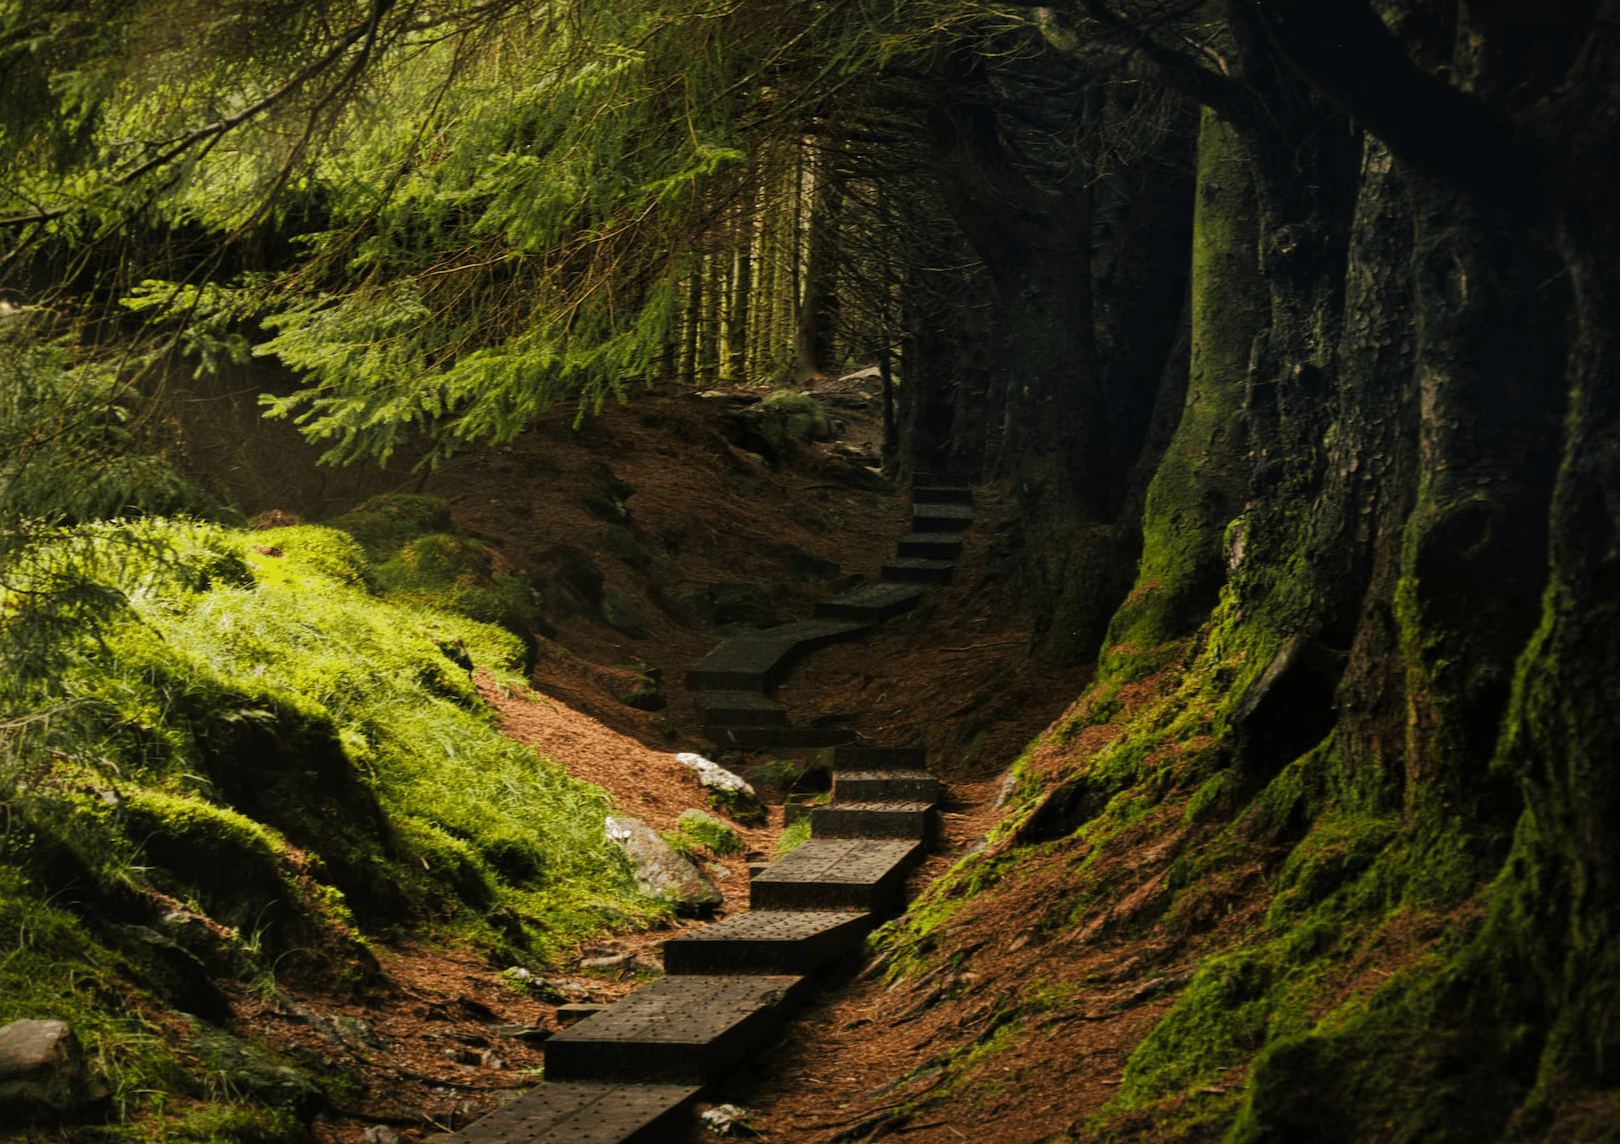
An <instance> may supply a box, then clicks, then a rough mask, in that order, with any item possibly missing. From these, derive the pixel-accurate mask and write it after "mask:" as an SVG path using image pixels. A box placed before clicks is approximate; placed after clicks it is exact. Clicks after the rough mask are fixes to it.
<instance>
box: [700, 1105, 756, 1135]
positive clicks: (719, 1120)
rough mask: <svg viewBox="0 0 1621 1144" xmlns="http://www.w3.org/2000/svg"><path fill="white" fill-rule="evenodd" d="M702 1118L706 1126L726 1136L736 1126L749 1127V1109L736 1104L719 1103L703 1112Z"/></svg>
mask: <svg viewBox="0 0 1621 1144" xmlns="http://www.w3.org/2000/svg"><path fill="white" fill-rule="evenodd" d="M700 1119H702V1120H703V1122H704V1127H706V1128H708V1129H709V1130H710V1131H711V1132H715V1133H718V1134H720V1135H721V1136H725V1135H727V1134H728V1133H730V1132H731V1130H732V1128H733V1127H734V1126H736V1127H738V1128H746V1127H748V1123H749V1110H748V1109H746V1108H739V1107H738V1106H737V1105H735V1104H717V1105H715V1107H714V1108H711V1109H709V1110H707V1111H706V1112H704V1113H702V1114H701V1115H700Z"/></svg>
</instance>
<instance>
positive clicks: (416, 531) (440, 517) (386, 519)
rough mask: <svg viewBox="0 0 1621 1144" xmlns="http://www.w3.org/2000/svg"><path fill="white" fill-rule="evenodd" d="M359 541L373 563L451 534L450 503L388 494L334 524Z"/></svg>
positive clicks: (424, 497) (373, 498) (333, 521)
mask: <svg viewBox="0 0 1621 1144" xmlns="http://www.w3.org/2000/svg"><path fill="white" fill-rule="evenodd" d="M330 524H331V526H332V527H333V528H340V529H342V530H343V531H344V532H347V533H348V534H349V535H350V536H353V537H354V538H355V539H356V540H358V541H359V542H360V543H361V544H362V545H363V546H364V547H365V549H366V552H367V554H368V555H370V556H371V557H372V559H374V560H377V559H383V558H386V557H387V556H389V555H391V554H392V553H394V552H396V551H398V550H399V549H400V548H401V547H403V546H404V545H405V544H406V543H408V542H409V541H410V540H412V539H413V538H415V537H418V536H422V535H424V534H425V533H430V532H448V531H449V530H450V502H449V501H447V500H445V499H444V498H443V497H431V496H419V495H415V494H411V493H384V494H383V495H382V496H375V497H372V498H371V499H370V500H368V501H366V502H365V503H364V504H362V505H360V506H359V507H358V508H354V509H351V510H350V511H349V512H346V513H344V514H343V515H342V516H339V517H336V518H335V519H333V520H332V521H331V522H330Z"/></svg>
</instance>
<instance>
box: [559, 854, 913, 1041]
mask: <svg viewBox="0 0 1621 1144" xmlns="http://www.w3.org/2000/svg"><path fill="white" fill-rule="evenodd" d="M922 856H923V844H922V843H921V842H890V841H881V840H877V839H867V838H862V839H833V838H812V839H811V840H810V841H809V842H804V843H801V844H800V845H799V847H798V849H796V850H794V852H793V853H791V854H789V855H788V856H787V857H786V858H782V859H780V860H779V861H776V862H773V863H772V864H771V865H770V866H767V867H766V868H765V869H764V870H762V871H761V872H760V873H759V874H758V875H757V876H756V877H755V878H754V880H753V881H752V882H750V883H749V907H750V908H751V909H755V910H866V911H869V912H871V913H888V912H890V911H892V910H894V909H896V908H898V907H899V906H900V904H901V892H902V890H903V889H904V888H905V882H906V871H907V870H908V869H909V868H910V867H911V866H912V864H913V863H914V862H916V861H917V860H918V859H920V858H921V857H922ZM554 1040H555V1038H554Z"/></svg>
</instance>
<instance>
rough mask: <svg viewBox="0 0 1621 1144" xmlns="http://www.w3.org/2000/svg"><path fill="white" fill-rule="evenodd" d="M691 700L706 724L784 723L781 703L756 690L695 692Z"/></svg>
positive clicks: (765, 724) (708, 725) (774, 724)
mask: <svg viewBox="0 0 1621 1144" xmlns="http://www.w3.org/2000/svg"><path fill="white" fill-rule="evenodd" d="M692 698H693V702H694V703H696V704H697V706H698V710H699V711H700V712H701V713H702V715H703V724H704V726H705V727H706V728H707V727H723V726H737V725H747V726H751V727H780V726H783V725H784V724H786V723H787V722H788V712H787V711H785V710H783V707H782V704H780V703H778V702H776V701H775V700H773V699H768V698H766V697H765V696H764V695H762V694H760V693H759V692H758V691H695V692H693V695H692Z"/></svg>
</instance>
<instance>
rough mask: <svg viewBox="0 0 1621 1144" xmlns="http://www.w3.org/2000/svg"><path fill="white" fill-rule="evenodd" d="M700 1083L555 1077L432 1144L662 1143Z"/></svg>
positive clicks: (672, 1134)
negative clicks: (609, 1082)
mask: <svg viewBox="0 0 1621 1144" xmlns="http://www.w3.org/2000/svg"><path fill="white" fill-rule="evenodd" d="M700 1091H701V1090H700V1089H699V1088H698V1087H697V1086H696V1085H663V1084H599V1083H592V1082H586V1081H550V1080H548V1081H547V1082H546V1083H545V1084H541V1085H537V1086H536V1087H534V1088H532V1089H530V1090H529V1091H528V1092H525V1093H523V1094H522V1095H521V1096H518V1097H515V1098H513V1099H512V1100H509V1101H507V1102H506V1103H505V1104H503V1105H502V1106H501V1107H500V1108H497V1109H496V1110H495V1111H494V1112H491V1113H490V1114H489V1115H488V1116H485V1117H483V1118H481V1119H479V1120H475V1121H474V1122H473V1123H472V1124H470V1125H468V1126H467V1127H466V1128H464V1129H462V1130H461V1131H460V1132H456V1133H452V1134H450V1135H444V1136H435V1137H433V1138H432V1140H433V1144H660V1142H661V1141H666V1140H673V1139H676V1138H677V1136H678V1135H679V1133H680V1131H681V1130H682V1128H683V1127H684V1126H685V1124H686V1122H687V1120H688V1118H689V1116H690V1109H691V1106H692V1104H693V1103H694V1102H695V1101H696V1100H697V1098H698V1094H699V1092H700Z"/></svg>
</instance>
